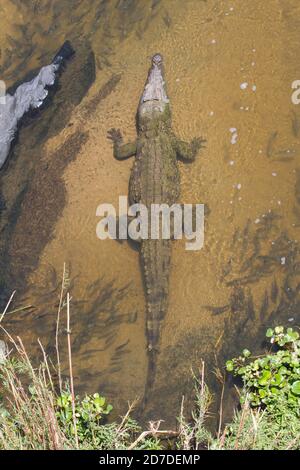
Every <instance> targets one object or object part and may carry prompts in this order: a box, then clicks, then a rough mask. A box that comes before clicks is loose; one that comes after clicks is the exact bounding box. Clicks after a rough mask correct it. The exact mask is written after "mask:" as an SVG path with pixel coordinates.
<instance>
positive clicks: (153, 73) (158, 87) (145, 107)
mask: <svg viewBox="0 0 300 470" xmlns="http://www.w3.org/2000/svg"><path fill="white" fill-rule="evenodd" d="M168 109H169V99H168V95H167V91H166V84H165V78H164V68H163V58H162V56H161V55H160V54H155V55H154V56H153V57H152V65H151V68H150V70H149V74H148V79H147V82H146V85H145V88H144V91H143V94H142V97H141V100H140V105H139V109H138V122H139V123H141V122H145V121H148V120H149V119H150V120H153V119H156V118H159V117H161V116H163V115H166V113H165V111H166V110H168ZM167 114H169V113H167Z"/></svg>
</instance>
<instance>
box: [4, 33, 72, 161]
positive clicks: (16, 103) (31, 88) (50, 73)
mask: <svg viewBox="0 0 300 470" xmlns="http://www.w3.org/2000/svg"><path fill="white" fill-rule="evenodd" d="M73 54H74V50H73V49H72V47H71V45H70V43H69V42H68V41H67V42H66V43H65V44H64V45H63V47H62V48H61V49H60V50H59V52H58V53H57V54H56V56H55V57H54V59H53V61H52V63H51V64H50V65H46V66H45V67H42V68H41V70H40V71H39V73H38V74H37V75H36V76H35V77H34V78H33V79H32V80H31V81H28V82H25V83H23V84H21V85H20V86H18V87H17V89H16V90H15V93H14V94H13V95H11V94H10V93H7V94H6V95H5V98H4V103H2V104H1V105H0V169H1V168H2V166H3V165H4V163H5V161H6V159H7V157H8V155H9V151H10V147H11V143H12V141H13V140H14V138H15V135H16V132H17V129H18V125H19V123H20V121H21V119H22V118H23V116H24V115H25V114H26V113H27V112H28V111H29V110H30V109H37V108H40V107H41V106H42V104H43V103H44V101H45V99H46V97H47V96H48V89H47V87H49V86H53V85H54V83H55V81H56V78H57V74H58V72H59V70H60V68H61V66H62V64H63V62H64V61H65V60H67V59H68V58H69V57H71V56H72V55H73Z"/></svg>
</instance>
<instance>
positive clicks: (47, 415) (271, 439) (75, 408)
mask: <svg viewBox="0 0 300 470" xmlns="http://www.w3.org/2000/svg"><path fill="white" fill-rule="evenodd" d="M267 337H269V338H270V339H271V343H272V344H273V345H275V346H276V347H277V348H278V350H277V351H276V352H274V353H269V352H267V353H266V354H264V355H262V356H260V357H259V358H255V359H254V360H253V358H251V353H250V351H248V350H247V349H244V351H243V353H242V355H241V356H240V357H239V358H236V359H232V360H230V361H227V364H226V368H227V370H228V371H230V372H233V373H234V374H236V375H239V376H241V377H242V378H243V379H244V388H243V389H242V392H241V404H242V405H241V408H240V409H239V410H237V411H235V413H234V417H233V419H232V421H231V422H230V423H228V424H226V425H225V426H223V423H222V419H220V422H219V428H218V431H217V433H216V434H215V435H214V434H213V433H212V432H211V431H209V430H208V427H207V425H206V422H207V420H208V419H209V418H211V413H210V407H211V404H212V399H213V397H212V395H211V394H210V391H209V389H208V387H207V385H206V383H205V380H204V362H202V369H201V371H200V373H199V375H198V376H196V375H193V378H194V393H195V402H194V409H193V410H192V411H191V412H190V413H189V417H188V418H187V417H186V415H185V413H186V410H185V409H184V399H182V406H181V413H180V416H179V418H178V426H177V429H175V430H161V429H160V424H161V422H160V421H158V422H150V423H149V428H148V430H146V431H143V430H142V428H141V427H140V426H139V424H138V423H137V422H136V421H135V420H134V419H132V417H131V414H132V410H133V408H134V406H135V404H132V405H131V406H129V409H128V412H127V413H126V415H125V416H124V417H123V418H122V419H121V421H120V422H116V421H107V416H108V415H109V414H110V413H111V411H112V406H111V405H110V404H108V403H107V401H106V399H105V398H104V397H103V396H101V395H100V394H98V393H95V394H93V395H86V396H85V397H83V398H79V397H77V396H76V397H75V398H73V393H72V391H71V390H70V388H69V385H68V383H65V384H64V388H63V390H62V392H60V393H57V392H56V384H55V380H54V378H53V377H55V374H54V373H53V372H51V368H52V365H51V366H50V364H49V362H48V359H47V357H46V354H45V352H44V350H43V348H42V352H43V357H44V359H43V361H41V363H40V364H39V366H38V367H37V368H36V367H34V366H33V364H32V362H31V361H30V359H29V357H28V355H27V353H26V350H25V348H24V346H23V343H22V341H21V340H20V339H19V338H18V339H17V341H14V340H13V338H12V337H10V336H9V339H10V340H11V341H12V343H13V345H14V348H15V355H14V356H13V357H12V356H10V355H9V356H8V357H7V359H6V361H5V362H4V363H2V364H1V365H0V379H1V391H2V398H1V401H0V449H21V450H25V449H34V450H38V449H55V450H58V449H98V450H99V449H100V450H112V449H118V450H131V449H135V450H160V449H163V448H168V449H180V450H221V449H227V450H239V449H264V450H267V449H274V450H275V449H276V450H285V449H299V448H300V420H299V396H300V390H299V384H300V374H299V370H298V367H297V364H298V366H299V363H298V359H299V342H300V340H299V335H298V333H297V332H295V331H294V330H292V329H288V330H284V328H283V327H280V326H279V327H276V328H275V329H274V330H272V329H269V330H268V331H267ZM282 352H283V353H284V354H279V353H282ZM247 361H250V362H249V364H246V363H247ZM268 367H269V369H268ZM276 367H277V369H278V370H280V372H276V373H275V370H276ZM271 370H272V372H271V376H270V375H269V373H268V372H270V371H271ZM289 371H290V374H288V372H289ZM279 374H280V375H281V376H282V377H285V379H283V380H282V381H279V378H278V375H279ZM246 377H247V379H245V378H246ZM274 381H275V382H276V383H273V382H274ZM282 382H284V385H283V386H282V387H281V388H280V385H281V384H282ZM271 383H272V386H271ZM274 387H275V388H276V387H277V388H278V390H279V392H278V393H277V394H276V393H275V392H274V391H272V389H273V388H274ZM250 390H252V391H251V392H250ZM253 390H254V391H253ZM269 391H270V392H271V393H269ZM262 392H263V393H262ZM291 395H293V399H292V400H290V398H288V399H287V397H291ZM266 397H268V399H267V400H265V398H266ZM263 400H264V401H263ZM297 400H298V401H297ZM221 407H222V405H221ZM74 412H75V413H74ZM220 416H222V413H220ZM74 426H75V427H74Z"/></svg>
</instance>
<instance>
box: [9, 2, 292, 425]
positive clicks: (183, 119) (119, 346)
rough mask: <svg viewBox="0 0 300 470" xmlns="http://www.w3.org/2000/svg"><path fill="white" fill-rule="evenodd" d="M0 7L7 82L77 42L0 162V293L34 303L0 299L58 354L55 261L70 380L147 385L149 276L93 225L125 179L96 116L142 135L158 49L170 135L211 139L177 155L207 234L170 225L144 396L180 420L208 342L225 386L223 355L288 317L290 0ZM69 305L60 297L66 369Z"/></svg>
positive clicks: (115, 392)
mask: <svg viewBox="0 0 300 470" xmlns="http://www.w3.org/2000/svg"><path fill="white" fill-rule="evenodd" d="M0 15H1V24H4V26H3V27H2V28H1V32H0V40H1V43H0V50H1V55H0V64H1V68H0V71H1V74H0V79H2V80H5V81H6V82H7V83H8V85H9V86H11V85H13V84H14V83H15V82H16V81H17V80H20V79H22V77H23V76H24V75H25V74H26V73H27V72H28V71H30V70H32V69H33V68H36V67H38V68H39V67H41V66H42V65H45V64H47V63H48V60H49V58H50V59H51V58H52V57H53V55H54V53H55V52H56V51H57V50H58V49H59V47H60V46H61V45H62V43H63V42H64V40H66V39H69V40H70V41H71V42H72V44H73V45H74V47H75V49H76V51H77V55H76V58H75V59H73V61H72V63H71V64H69V65H67V67H66V71H65V73H64V74H63V75H62V77H61V87H60V89H59V90H58V91H57V93H56V94H55V95H54V97H53V101H52V102H51V103H50V104H49V106H48V107H47V109H45V110H43V111H42V112H41V113H40V114H39V115H38V116H35V117H31V118H29V119H28V120H27V121H26V123H25V125H24V127H23V128H22V130H21V132H20V134H19V137H18V142H17V144H16V145H15V147H14V150H13V154H12V155H11V158H10V161H9V162H8V164H7V165H6V167H5V169H4V171H2V172H1V174H0V184H1V198H0V207H1V220H0V227H1V241H0V243H1V283H2V284H3V288H2V302H3V305H4V304H5V302H6V301H7V299H8V298H9V296H10V294H11V292H12V291H13V290H14V289H16V290H17V292H16V294H15V300H14V302H13V304H12V306H11V308H10V310H15V309H17V308H18V307H21V306H31V308H29V309H26V310H24V311H23V312H21V313H20V312H16V313H12V314H8V315H7V316H6V319H5V326H6V328H8V329H9V330H10V331H11V332H13V333H17V334H20V335H21V336H22V338H23V339H24V341H25V342H26V344H28V347H29V348H30V350H31V352H32V354H36V351H37V338H40V339H41V341H42V342H43V344H44V345H45V346H46V347H47V351H48V352H49V354H52V355H53V356H52V357H53V358H54V359H55V353H54V344H55V326H56V313H57V307H58V302H59V294H60V285H61V277H62V271H63V264H64V262H65V263H66V266H67V269H68V277H69V283H70V285H69V290H70V292H71V296H72V300H71V323H72V345H73V346H72V347H73V365H74V375H75V384H76V389H77V391H78V393H83V392H94V391H100V392H102V393H103V394H105V395H106V396H107V397H108V398H109V400H111V401H112V402H113V403H114V405H115V408H116V409H117V410H118V411H119V410H120V412H121V411H123V410H124V409H125V408H126V403H127V401H128V400H130V401H132V400H133V399H135V398H136V397H138V396H139V397H141V396H142V395H143V393H144V386H145V380H146V370H147V353H146V339H145V330H144V325H145V313H144V312H145V305H144V293H143V284H142V278H141V273H140V268H139V259H138V252H137V251H134V250H133V249H132V248H131V247H130V246H129V245H127V244H126V243H125V244H119V243H117V242H115V241H100V240H98V239H97V237H96V224H97V218H96V208H97V206H98V205H99V204H100V203H103V202H109V203H112V204H115V205H116V206H117V203H118V197H119V195H126V194H127V189H128V179H129V174H130V168H131V166H132V161H131V160H128V161H124V162H118V161H115V160H114V159H113V156H112V148H111V143H110V142H109V141H108V140H107V138H106V134H107V130H108V129H110V128H111V127H116V128H121V129H122V130H123V132H124V136H125V139H126V140H130V139H133V138H134V137H135V134H136V131H135V113H136V109H137V105H138V100H139V96H140V94H141V92H142V89H143V85H144V82H145V78H146V74H147V70H148V67H149V58H150V57H151V56H152V55H153V53H156V52H160V53H162V54H163V56H164V58H165V65H166V79H167V84H168V92H169V96H170V99H171V105H172V111H173V125H174V130H175V131H176V133H177V135H178V136H180V137H181V138H182V139H185V140H190V139H192V138H193V137H195V136H202V137H204V138H205V139H206V140H207V145H206V149H205V150H203V151H202V153H201V155H200V156H199V158H198V159H197V161H196V162H195V163H194V164H191V165H181V164H180V173H181V179H182V186H181V192H182V195H181V201H182V202H186V203H199V202H203V203H205V204H207V205H208V207H209V209H210V213H209V215H208V216H207V218H206V226H205V244H204V248H203V249H202V250H201V251H199V252H187V251H186V250H185V247H184V241H176V242H174V245H173V254H172V273H171V281H170V306H169V311H168V314H167V317H166V319H165V321H164V327H163V331H162V336H161V348H160V355H159V363H158V370H157V376H156V381H155V384H154V387H153V391H152V392H151V399H150V402H149V405H148V407H147V410H146V411H145V416H146V417H148V418H151V419H154V418H158V417H160V418H162V419H166V420H173V418H174V415H175V414H176V413H177V412H178V410H179V407H180V403H181V397H182V395H185V396H187V399H190V397H191V394H192V393H191V392H192V391H191V368H193V369H194V371H195V372H197V369H198V368H199V366H200V363H201V359H203V360H205V363H206V366H205V368H206V377H207V380H208V382H209V384H210V386H211V388H212V391H214V392H218V391H219V389H220V385H219V384H218V381H217V380H216V379H215V376H214V374H213V371H214V369H215V368H216V366H222V365H223V363H224V360H225V358H229V357H231V356H232V355H234V354H236V353H237V352H238V351H240V349H241V348H242V347H248V348H249V349H251V350H253V351H258V350H259V349H260V347H261V346H262V340H263V333H264V330H265V328H266V327H267V325H270V324H274V323H277V324H278V323H283V324H286V325H296V324H297V321H299V307H300V304H299V267H300V264H299V261H300V258H299V248H298V234H299V226H300V225H299V224H300V171H299V158H300V106H299V107H298V106H296V105H294V104H293V103H292V101H291V95H292V88H291V84H292V82H293V81H294V80H297V79H299V80H300V68H299V55H298V50H299V39H300V37H299V36H300V34H299V31H300V29H299V28H300V5H299V2H297V0H293V1H292V0H270V1H268V2H261V1H259V0H253V1H252V2H244V1H242V0H240V1H238V0H231V1H213V0H207V1H200V0H188V1H185V2H182V1H180V0H173V1H171V0H162V1H155V0H152V1H151V0H148V1H147V0H139V1H134V0H131V1H125V0H123V1H122V0H118V1H117V0H114V1H110V2H107V1H102V2H101V1H94V0H84V1H75V0H74V1H71V0H68V1H61V0H59V1H58V0H53V1H51V0H50V1H46V0H44V1H43V0H41V1H35V2H32V1H30V2H29V1H28V2H25V1H18V0H3V1H2V3H1V7H0ZM2 19H5V20H4V22H3V23H2V21H3V20H2ZM91 49H92V51H93V53H94V57H93V53H92V51H91ZM76 61H77V65H76ZM94 78H95V80H93V79H94ZM90 85H91V86H90ZM78 96H79V98H78V99H77V98H76V97H78ZM65 321H66V319H65V313H63V316H62V326H61V333H60V337H59V338H60V346H61V356H62V361H63V369H64V370H63V372H64V374H65V375H66V376H67V373H68V369H67V364H66V344H65V343H66V336H65V333H64V327H65V325H64V323H63V322H65ZM228 388H229V391H228V393H227V399H226V404H227V407H228V408H230V406H229V405H230V403H231V400H232V397H233V394H232V393H230V384H229V387H228ZM217 400H218V394H216V406H217Z"/></svg>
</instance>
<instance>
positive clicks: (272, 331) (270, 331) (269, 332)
mask: <svg viewBox="0 0 300 470" xmlns="http://www.w3.org/2000/svg"><path fill="white" fill-rule="evenodd" d="M273 334H274V330H272V328H268V329H267V332H266V337H267V338H271V337H272V336H273Z"/></svg>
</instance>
